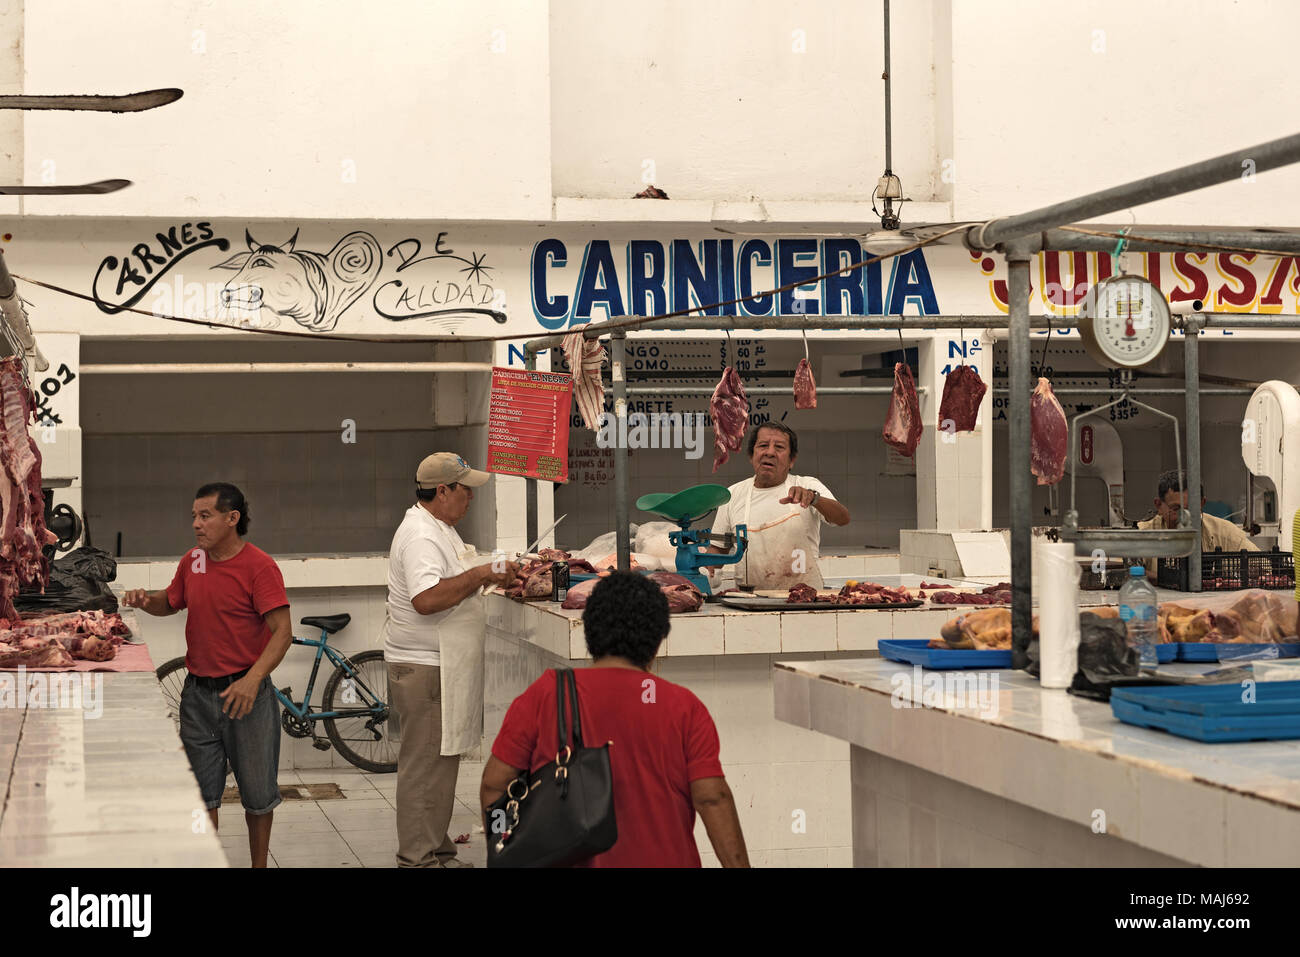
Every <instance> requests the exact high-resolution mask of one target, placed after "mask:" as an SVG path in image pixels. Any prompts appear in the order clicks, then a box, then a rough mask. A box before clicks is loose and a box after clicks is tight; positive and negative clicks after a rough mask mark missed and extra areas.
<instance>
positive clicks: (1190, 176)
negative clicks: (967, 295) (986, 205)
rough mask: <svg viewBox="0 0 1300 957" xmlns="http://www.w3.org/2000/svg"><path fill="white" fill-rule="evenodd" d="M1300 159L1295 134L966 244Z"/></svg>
mask: <svg viewBox="0 0 1300 957" xmlns="http://www.w3.org/2000/svg"><path fill="white" fill-rule="evenodd" d="M1298 160H1300V134H1292V135H1291V136H1284V137H1282V138H1281V139H1276V140H1270V141H1269V142H1267V143H1260V144H1259V145H1258V146H1250V147H1246V148H1245V149H1240V150H1236V151H1234V152H1232V153H1225V154H1223V155H1222V156H1216V157H1214V158H1213V159H1208V160H1202V161H1201V162H1199V163H1192V164H1191V165H1189V166H1180V167H1179V168H1177V169H1172V170H1169V171H1167V172H1164V173H1157V174H1156V175H1154V176H1144V177H1143V178H1142V179H1136V180H1133V181H1132V182H1130V183H1125V184H1123V185H1122V186H1112V187H1111V188H1110V189H1103V190H1100V191H1099V192H1095V193H1088V194H1086V195H1084V196H1078V197H1075V198H1074V199H1067V200H1066V201H1065V202H1062V203H1055V204H1053V205H1051V206H1043V207H1041V208H1039V209H1034V210H1030V211H1029V212H1027V213H1021V214H1020V215H1018V216H1007V217H1005V218H1003V219H995V220H991V221H989V222H987V223H983V224H982V225H979V226H972V227H971V229H970V231H969V232H968V233H967V234H966V243H967V245H969V246H970V247H971V248H973V249H993V248H994V247H996V246H998V245H1000V244H1003V243H1006V242H1008V241H1009V240H1012V239H1016V238H1017V237H1020V236H1027V235H1029V234H1030V233H1041V232H1043V231H1044V230H1048V229H1054V228H1055V227H1057V226H1062V225H1065V224H1066V223H1075V222H1079V221H1081V220H1085V219H1092V218H1093V217H1096V216H1104V215H1105V214H1106V213H1113V212H1116V211H1117V210H1121V209H1128V208H1129V207H1130V206H1141V205H1143V204H1145V203H1154V202H1156V201H1157V200H1161V199H1168V198H1169V197H1170V196H1178V195H1180V194H1182V193H1188V192H1191V191H1192V190H1195V189H1202V188H1204V187H1206V186H1214V185H1216V184H1218V183H1226V182H1228V181H1230V180H1234V179H1237V178H1239V177H1240V176H1241V175H1242V173H1243V172H1244V171H1249V172H1251V173H1252V174H1253V173H1262V172H1264V171H1266V170H1270V169H1276V168H1277V167H1279V166H1288V165H1290V164H1291V163H1294V162H1296V161H1298Z"/></svg>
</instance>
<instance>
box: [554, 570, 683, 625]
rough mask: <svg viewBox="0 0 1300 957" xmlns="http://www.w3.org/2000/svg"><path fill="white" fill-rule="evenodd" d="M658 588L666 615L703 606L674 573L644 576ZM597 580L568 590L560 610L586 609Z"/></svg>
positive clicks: (652, 573) (654, 573)
mask: <svg viewBox="0 0 1300 957" xmlns="http://www.w3.org/2000/svg"><path fill="white" fill-rule="evenodd" d="M646 577H647V578H649V579H650V580H651V581H652V582H654V583H655V584H656V585H658V586H659V590H660V591H662V592H663V593H664V597H665V598H667V599H668V613H669V614H672V615H676V614H680V613H682V612H688V611H699V610H700V606H701V605H703V604H704V596H703V595H702V594H701V593H700V590H699V589H698V588H696V587H695V586H694V585H692V584H691V583H690V582H689V581H687V580H686V579H685V578H683V577H682V576H681V575H678V574H676V573H674V572H651V573H650V574H649V575H647V576H646ZM599 582H600V580H599V579H592V580H590V581H585V582H579V583H578V584H576V585H574V586H573V587H572V588H570V589H569V595H568V597H567V598H565V599H564V601H563V602H562V603H561V605H560V607H561V608H586V607H587V599H588V598H590V597H591V591H592V589H593V588H595V587H596V585H597V584H599Z"/></svg>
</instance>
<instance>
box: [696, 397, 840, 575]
mask: <svg viewBox="0 0 1300 957" xmlns="http://www.w3.org/2000/svg"><path fill="white" fill-rule="evenodd" d="M747 451H748V453H749V460H750V462H751V463H752V464H753V466H754V477H753V478H749V479H745V480H744V481H743V482H737V483H736V484H735V485H732V486H731V487H730V492H731V501H730V502H728V503H727V504H726V505H723V506H721V507H720V508H719V509H718V514H717V516H716V517H715V518H714V520H713V531H714V532H716V533H719V534H725V533H727V532H730V531H732V530H733V529H734V528H735V527H736V525H737V524H744V525H745V526H746V527H747V528H748V529H749V545H748V547H747V548H746V550H745V557H744V558H743V559H741V561H740V562H739V564H736V565H726V566H723V567H722V568H721V569H719V571H720V572H721V575H719V576H718V580H719V583H721V579H723V578H725V577H726V576H727V574H728V572H731V573H732V574H734V576H735V579H736V584H738V585H741V586H752V587H754V588H774V589H780V588H789V587H790V586H792V585H797V584H805V585H811V586H812V587H813V588H821V587H822V573H821V569H820V567H818V563H817V560H818V557H819V556H820V554H821V540H822V529H821V526H822V522H824V521H825V522H830V523H831V524H833V525H847V524H849V510H848V509H847V508H845V507H844V506H843V505H841V504H840V503H839V502H837V501H835V498H834V496H832V494H831V490H830V489H828V488H827V487H826V486H825V485H823V484H822V483H821V482H820V481H819V480H818V479H815V478H812V477H809V476H798V475H791V474H790V469H791V468H793V467H794V462H795V459H796V457H797V456H798V454H799V437H798V436H796V435H795V433H794V430H793V429H791V428H790V427H789V426H787V425H782V424H781V423H779V422H765V423H763V424H762V425H760V426H758V427H757V428H756V429H754V431H752V432H751V433H750V434H749V445H748V447H747ZM713 551H717V552H720V551H723V549H721V548H716V547H715V548H713ZM709 571H710V574H713V572H714V570H713V569H710V570H709Z"/></svg>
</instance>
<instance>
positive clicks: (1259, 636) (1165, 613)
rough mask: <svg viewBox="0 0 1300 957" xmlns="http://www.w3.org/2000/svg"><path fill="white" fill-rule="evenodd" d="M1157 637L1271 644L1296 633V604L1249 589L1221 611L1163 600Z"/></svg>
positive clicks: (1164, 639) (1285, 639)
mask: <svg viewBox="0 0 1300 957" xmlns="http://www.w3.org/2000/svg"><path fill="white" fill-rule="evenodd" d="M1158 621H1159V626H1160V640H1161V641H1162V642H1165V641H1186V642H1223V643H1227V644H1272V643H1276V642H1280V641H1288V640H1292V639H1293V638H1294V637H1295V635H1296V632H1297V621H1296V604H1295V602H1294V601H1293V600H1292V599H1290V598H1283V597H1282V596H1281V595H1278V594H1276V593H1273V592H1267V591H1263V590H1261V589H1251V590H1250V591H1246V592H1242V594H1241V597H1240V598H1238V599H1237V600H1236V601H1234V602H1233V603H1232V604H1231V605H1229V606H1228V607H1226V608H1224V609H1222V610H1221V611H1212V610H1211V609H1209V608H1188V607H1186V606H1183V605H1179V604H1177V603H1175V602H1165V603H1164V604H1162V605H1161V606H1160V609H1159V619H1158Z"/></svg>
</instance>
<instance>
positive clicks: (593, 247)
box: [570, 239, 625, 325]
mask: <svg viewBox="0 0 1300 957" xmlns="http://www.w3.org/2000/svg"><path fill="white" fill-rule="evenodd" d="M595 306H601V307H602V308H603V309H604V310H605V318H606V319H612V318H614V317H615V316H622V315H625V313H624V312H623V294H622V293H621V292H619V288H618V270H617V269H615V268H614V256H613V254H612V253H611V252H610V251H609V240H607V239H593V240H592V241H591V242H589V243H587V254H586V255H585V256H583V258H582V275H581V276H580V277H579V279H578V297H577V301H576V302H575V303H574V305H573V318H574V319H576V320H579V321H578V322H570V325H580V324H581V323H583V322H587V321H589V320H590V319H591V310H592V309H593V308H594V307H595Z"/></svg>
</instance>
